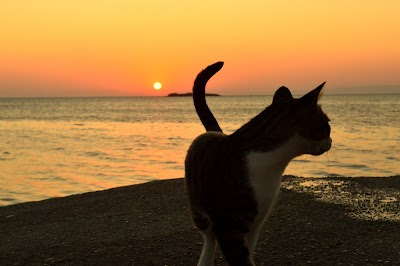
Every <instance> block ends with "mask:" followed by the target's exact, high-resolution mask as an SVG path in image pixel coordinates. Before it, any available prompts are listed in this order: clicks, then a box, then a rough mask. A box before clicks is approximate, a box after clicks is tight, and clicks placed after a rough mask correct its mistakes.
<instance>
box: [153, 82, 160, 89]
mask: <svg viewBox="0 0 400 266" xmlns="http://www.w3.org/2000/svg"><path fill="white" fill-rule="evenodd" d="M161 87H162V84H161V83H160V82H156V83H154V84H153V88H154V89H156V90H159V89H161Z"/></svg>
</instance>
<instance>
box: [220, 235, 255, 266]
mask: <svg viewBox="0 0 400 266" xmlns="http://www.w3.org/2000/svg"><path fill="white" fill-rule="evenodd" d="M216 236H217V240H218V244H219V247H220V248H221V251H222V253H223V254H224V257H225V259H226V261H227V262H228V264H229V265H230V266H235V265H238V266H239V265H240V266H254V263H253V261H252V258H251V256H250V251H249V248H248V246H247V243H246V234H244V233H238V232H232V231H231V232H229V231H226V232H223V233H219V234H216Z"/></svg>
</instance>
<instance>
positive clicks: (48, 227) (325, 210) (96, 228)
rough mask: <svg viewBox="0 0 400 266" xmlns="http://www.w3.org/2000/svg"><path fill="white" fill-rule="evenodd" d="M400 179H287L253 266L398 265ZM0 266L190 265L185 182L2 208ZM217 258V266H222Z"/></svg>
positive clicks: (192, 235) (197, 242)
mask: <svg viewBox="0 0 400 266" xmlns="http://www.w3.org/2000/svg"><path fill="white" fill-rule="evenodd" d="M399 201H400V176H393V177H377V178H373V177H372V178H371V177H355V178H343V177H327V178H302V177H293V176H286V177H284V179H283V183H282V189H281V193H280V196H279V198H278V202H277V204H276V205H275V208H274V211H273V213H272V215H271V217H270V219H269V220H268V221H267V222H266V223H265V224H264V227H263V228H262V230H261V231H262V233H261V234H260V240H259V242H258V245H257V250H256V254H255V256H254V257H255V263H256V265H289V264H292V265H302V264H310V265H338V264H340V263H341V264H342V265H374V264H375V265H376V264H386V265H393V264H395V263H397V262H398V261H400V253H399V252H398V251H399V250H400V231H399V230H398V229H399V226H400V213H399V211H398V210H399V209H400V202H399ZM0 237H1V239H2V242H3V244H2V245H0V264H1V265H45V264H46V265H113V264H114V265H132V264H133V265H195V264H196V263H197V260H198V258H199V254H200V251H201V237H200V235H199V233H198V231H197V229H195V228H194V225H193V223H192V221H191V218H190V215H189V211H188V203H187V201H186V196H185V192H184V185H183V179H170V180H160V181H152V182H148V183H143V184H138V185H132V186H126V187H118V188H113V189H109V190H103V191H96V192H88V193H84V194H78V195H72V196H67V197H63V198H52V199H47V200H43V201H37V202H27V203H19V204H15V205H7V206H2V207H0ZM221 256H222V255H221V253H220V251H218V253H217V255H216V259H215V265H226V263H225V262H224V260H223V259H222V257H221Z"/></svg>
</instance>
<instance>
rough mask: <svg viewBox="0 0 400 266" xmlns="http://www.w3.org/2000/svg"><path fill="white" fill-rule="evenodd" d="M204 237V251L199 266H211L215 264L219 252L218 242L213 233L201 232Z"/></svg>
mask: <svg viewBox="0 0 400 266" xmlns="http://www.w3.org/2000/svg"><path fill="white" fill-rule="evenodd" d="M200 233H201V235H202V236H203V249H202V251H201V255H200V259H199V263H198V264H197V266H211V265H213V264H214V256H215V252H216V250H217V240H216V238H215V236H214V234H213V233H211V232H209V231H200Z"/></svg>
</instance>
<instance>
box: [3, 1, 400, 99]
mask: <svg viewBox="0 0 400 266" xmlns="http://www.w3.org/2000/svg"><path fill="white" fill-rule="evenodd" d="M137 2H139V3H137ZM140 2H142V3H140ZM399 10H400V1H397V0H393V1H390V0H386V1H372V0H371V1H370V0H364V1H359V0H354V1H342V0H339V1H334V2H332V1H329V2H328V1H315V0H310V1H282V0H279V1H278V0H277V1H246V2H245V1H210V0H203V1H178V0H169V1H154V0H146V1H130V0H119V1H112V0H109V1H106V0H84V1H75V0H69V1H64V0H59V1H53V0H35V1H30V0H19V1H1V2H0V32H1V35H0V36H1V37H0V38H1V40H0V47H1V49H0V97H15V96H24V97H30V96H112V95H115V96H125V95H126V96H130V95H166V94H168V93H170V92H187V91H190V89H191V86H192V83H193V80H194V78H195V76H196V74H197V73H198V72H199V71H200V70H201V69H202V68H204V67H205V66H207V65H208V64H211V63H214V62H215V61H219V60H222V61H225V66H224V68H223V69H222V71H221V72H220V73H219V74H218V76H216V77H215V78H214V79H213V80H212V82H210V87H209V91H211V92H217V93H221V94H272V93H273V92H274V90H276V89H277V88H278V87H279V86H281V85H286V86H288V87H289V88H291V89H292V90H293V91H294V93H303V92H304V91H306V90H309V89H312V88H314V87H315V86H317V85H319V84H320V83H322V82H323V81H327V86H326V93H343V92H348V93H363V92H367V93H369V92H395V93H400V74H399V73H400V16H399ZM156 81H160V82H161V83H162V84H163V88H162V89H161V90H159V91H156V90H154V89H153V88H152V84H153V83H154V82H156ZM377 88H380V89H381V90H380V91H379V90H377Z"/></svg>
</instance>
